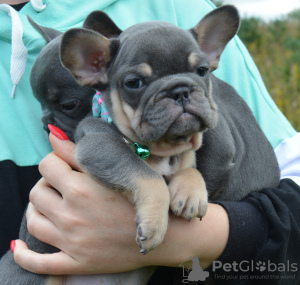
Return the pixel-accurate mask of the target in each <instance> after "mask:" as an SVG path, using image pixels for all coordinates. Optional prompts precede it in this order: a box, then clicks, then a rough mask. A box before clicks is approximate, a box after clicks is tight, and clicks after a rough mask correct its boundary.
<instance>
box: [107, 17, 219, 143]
mask: <svg viewBox="0 0 300 285" xmlns="http://www.w3.org/2000/svg"><path fill="white" fill-rule="evenodd" d="M132 29H133V28H132ZM134 30H137V31H136V32H135V33H132V31H131V29H129V30H127V31H125V32H124V33H123V34H121V36H120V40H121V47H120V51H119V53H118V55H117V58H116V60H115V61H114V62H113V63H112V66H111V67H110V69H109V73H108V77H109V78H110V82H111V84H110V87H109V92H110V94H107V95H108V98H107V99H109V98H111V101H110V104H111V111H112V114H113V117H114V122H115V124H116V125H117V126H118V127H119V129H120V130H121V131H122V132H123V133H124V134H125V135H127V136H128V137H129V138H131V139H134V140H138V141H140V142H142V143H146V144H148V145H150V146H152V147H153V146H154V145H156V146H157V145H158V144H160V145H162V143H167V144H168V145H169V147H170V146H171V145H174V146H178V145H180V144H186V143H187V142H190V141H191V139H192V138H194V136H195V134H198V133H199V132H203V131H204V130H206V129H207V128H213V127H214V126H215V125H216V123H217V112H216V107H215V104H214V102H213V100H212V96H211V84H210V72H209V69H210V63H209V60H208V58H207V56H206V55H205V54H204V53H203V52H202V51H201V50H200V48H199V46H198V44H197V42H196V40H195V39H194V37H193V36H192V34H191V33H189V32H187V31H184V30H182V29H179V28H177V27H175V26H173V25H171V24H167V23H162V22H153V23H144V24H139V25H137V26H135V27H134ZM132 50H136V53H133V52H131V51H132ZM194 143H196V141H194ZM199 146H200V145H199V140H197V144H194V145H192V147H193V148H198V147H199Z"/></svg>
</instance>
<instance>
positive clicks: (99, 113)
mask: <svg viewBox="0 0 300 285" xmlns="http://www.w3.org/2000/svg"><path fill="white" fill-rule="evenodd" d="M92 110H93V116H94V117H97V118H101V120H103V121H105V122H108V123H113V121H112V119H111V117H110V116H109V114H108V112H107V110H106V108H105V104H104V101H103V97H102V95H101V93H100V92H97V93H96V94H95V95H94V97H93V105H92ZM123 140H124V142H125V143H126V144H128V145H129V146H131V147H132V148H133V150H134V153H135V154H136V155H137V156H138V157H140V158H141V159H147V158H148V157H149V156H150V150H149V148H148V147H147V146H144V145H140V144H138V143H137V142H132V141H131V140H129V139H128V138H126V137H125V136H123Z"/></svg>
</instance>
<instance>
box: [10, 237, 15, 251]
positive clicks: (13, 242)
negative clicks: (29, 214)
mask: <svg viewBox="0 0 300 285" xmlns="http://www.w3.org/2000/svg"><path fill="white" fill-rule="evenodd" d="M15 246H16V241H15V240H12V241H11V242H10V250H11V252H12V253H14V250H15Z"/></svg>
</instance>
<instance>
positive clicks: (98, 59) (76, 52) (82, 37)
mask: <svg viewBox="0 0 300 285" xmlns="http://www.w3.org/2000/svg"><path fill="white" fill-rule="evenodd" d="M117 47H118V40H109V39H108V38H106V37H104V36H102V35H100V34H99V33H97V32H94V31H92V30H86V29H71V30H69V31H67V32H66V33H65V34H64V35H63V37H62V42H61V48H60V58H61V62H62V64H63V65H64V66H65V67H66V68H67V69H69V70H70V71H71V73H72V74H73V75H74V77H75V79H76V80H77V82H78V83H79V84H80V85H84V86H91V87H96V88H98V89H99V90H103V89H105V88H106V86H107V84H108V77H107V69H108V67H109V65H110V62H111V60H112V58H113V56H114V54H115V53H116V50H117Z"/></svg>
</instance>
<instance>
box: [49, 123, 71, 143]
mask: <svg viewBox="0 0 300 285" xmlns="http://www.w3.org/2000/svg"><path fill="white" fill-rule="evenodd" d="M48 128H49V130H50V132H51V133H52V134H53V135H55V136H56V137H57V138H59V139H60V140H62V141H68V140H69V138H68V136H67V135H66V134H65V133H64V132H63V131H62V130H61V129H59V128H58V127H55V126H53V125H51V124H49V125H48Z"/></svg>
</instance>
